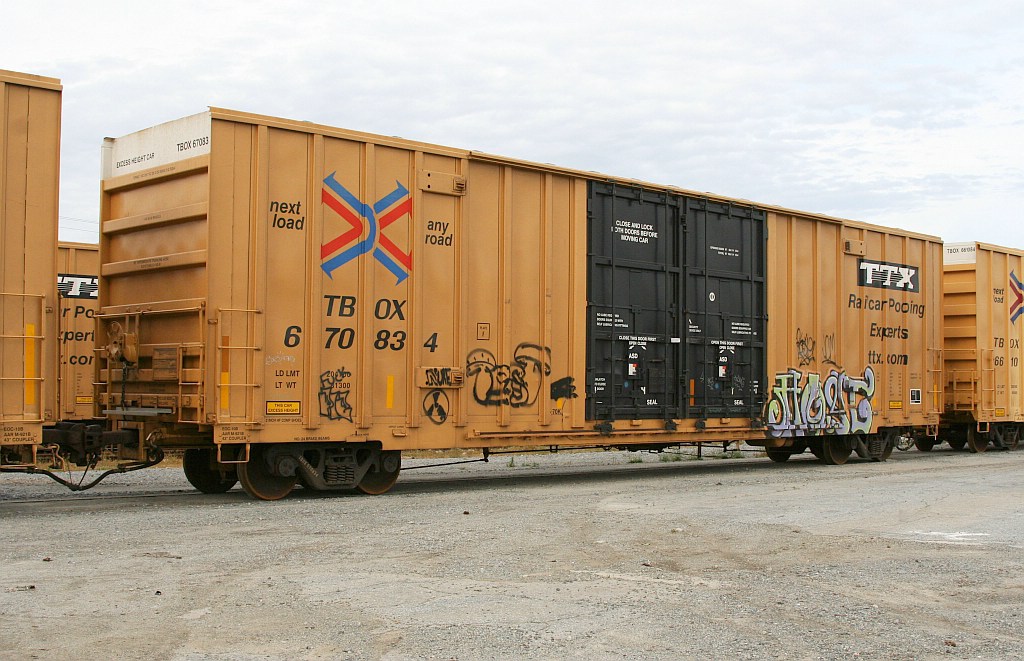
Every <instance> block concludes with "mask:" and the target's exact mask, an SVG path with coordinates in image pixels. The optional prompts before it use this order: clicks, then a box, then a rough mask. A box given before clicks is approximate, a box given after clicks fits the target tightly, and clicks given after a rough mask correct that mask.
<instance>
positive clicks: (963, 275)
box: [918, 243, 1024, 452]
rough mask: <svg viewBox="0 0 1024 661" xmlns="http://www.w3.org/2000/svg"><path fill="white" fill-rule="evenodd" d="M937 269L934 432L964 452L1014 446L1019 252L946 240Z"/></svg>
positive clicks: (1019, 406)
mask: <svg viewBox="0 0 1024 661" xmlns="http://www.w3.org/2000/svg"><path fill="white" fill-rule="evenodd" d="M944 269H945V286H944V292H943V324H942V327H943V339H944V345H943V364H944V374H945V387H944V391H945V400H944V404H945V406H944V409H943V414H942V434H941V438H942V439H943V440H946V441H948V442H949V444H950V445H951V446H953V447H954V448H956V449H962V448H963V447H965V446H966V447H968V448H969V449H970V450H971V451H972V452H984V451H985V450H986V449H987V448H988V447H989V446H990V445H993V446H996V447H1005V448H1014V447H1016V446H1017V445H1018V443H1019V441H1020V436H1021V430H1022V428H1024V365H1022V364H1021V342H1022V341H1024V285H1022V284H1021V279H1022V278H1024V252H1022V251H1020V250H1015V249H1012V248H1002V247H1000V246H994V245H990V244H987V243H949V244H946V246H945V264H944ZM932 445H934V441H931V440H923V441H920V442H919V443H918V447H919V448H920V449H922V450H930V449H931V448H932Z"/></svg>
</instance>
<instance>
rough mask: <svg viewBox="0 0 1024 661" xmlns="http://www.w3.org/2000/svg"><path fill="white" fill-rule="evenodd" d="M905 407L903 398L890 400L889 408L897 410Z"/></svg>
mask: <svg viewBox="0 0 1024 661" xmlns="http://www.w3.org/2000/svg"><path fill="white" fill-rule="evenodd" d="M902 408H903V400H894V399H890V400H889V410H890V411H896V410H899V409H902Z"/></svg>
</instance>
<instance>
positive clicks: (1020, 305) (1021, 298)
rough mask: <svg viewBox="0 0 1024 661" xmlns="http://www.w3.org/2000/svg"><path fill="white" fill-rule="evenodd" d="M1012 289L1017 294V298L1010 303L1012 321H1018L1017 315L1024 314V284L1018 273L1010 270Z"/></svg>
mask: <svg viewBox="0 0 1024 661" xmlns="http://www.w3.org/2000/svg"><path fill="white" fill-rule="evenodd" d="M1010 291H1012V292H1013V294H1014V296H1016V297H1017V298H1016V300H1015V301H1013V303H1010V321H1012V322H1013V323H1017V317H1019V316H1020V315H1021V314H1024V285H1021V284H1020V280H1018V279H1017V275H1016V274H1015V273H1014V272H1013V271H1010Z"/></svg>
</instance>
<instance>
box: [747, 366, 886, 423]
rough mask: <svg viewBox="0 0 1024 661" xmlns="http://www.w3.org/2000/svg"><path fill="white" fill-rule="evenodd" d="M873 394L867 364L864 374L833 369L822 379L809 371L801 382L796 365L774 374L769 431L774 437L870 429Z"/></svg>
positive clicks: (801, 374)
mask: <svg viewBox="0 0 1024 661" xmlns="http://www.w3.org/2000/svg"><path fill="white" fill-rule="evenodd" d="M874 394H875V372H874V370H872V369H871V367H870V366H868V367H865V368H864V375H863V377H855V376H850V375H848V374H847V373H846V372H840V371H836V370H832V371H831V372H830V373H829V375H828V376H827V377H825V379H824V381H822V379H821V375H820V374H816V373H812V374H808V375H807V380H806V382H804V374H803V373H802V372H800V371H799V370H796V369H790V370H789V371H788V372H782V373H781V374H776V375H775V385H774V386H773V387H772V393H771V399H769V400H768V405H767V409H766V412H767V415H766V419H767V423H768V433H769V435H770V436H772V437H774V438H780V437H791V436H818V435H821V434H837V435H845V434H856V433H870V432H871V421H872V418H873V414H872V410H871V398H872V397H873V396H874Z"/></svg>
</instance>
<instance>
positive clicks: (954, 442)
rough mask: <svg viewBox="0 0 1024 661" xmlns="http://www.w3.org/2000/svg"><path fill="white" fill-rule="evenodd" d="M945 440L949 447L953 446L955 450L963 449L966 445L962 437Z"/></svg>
mask: <svg viewBox="0 0 1024 661" xmlns="http://www.w3.org/2000/svg"><path fill="white" fill-rule="evenodd" d="M946 442H947V443H949V447H951V448H953V449H954V450H956V451H957V452H959V451H960V450H963V449H964V446H965V445H967V441H965V440H964V439H962V438H951V439H949V440H948V441H946Z"/></svg>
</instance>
